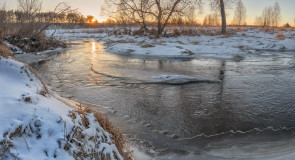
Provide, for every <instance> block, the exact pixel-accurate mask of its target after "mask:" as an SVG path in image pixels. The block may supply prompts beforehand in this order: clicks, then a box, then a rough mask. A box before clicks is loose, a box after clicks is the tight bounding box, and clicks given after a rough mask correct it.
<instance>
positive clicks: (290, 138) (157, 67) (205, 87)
mask: <svg viewBox="0 0 295 160" xmlns="http://www.w3.org/2000/svg"><path fill="white" fill-rule="evenodd" d="M32 66H33V67H34V68H35V69H37V71H38V73H39V75H40V76H41V77H42V78H43V79H44V81H45V82H46V83H47V84H48V85H49V86H51V87H52V89H53V90H54V91H56V92H58V93H59V94H61V95H62V96H63V97H66V98H69V99H72V100H75V101H77V102H80V103H82V104H84V105H87V106H89V107H91V108H93V109H95V110H98V111H103V112H104V113H106V114H107V115H108V117H109V118H110V120H111V121H112V122H113V123H114V125H115V126H116V127H118V128H119V129H120V130H121V131H122V132H123V133H124V135H125V136H126V138H127V139H128V140H129V141H130V143H131V144H134V145H135V146H137V147H138V148H139V150H141V151H142V152H144V153H145V154H146V155H148V157H150V158H151V157H152V158H154V159H198V158H197V157H199V158H201V157H203V158H204V159H215V158H216V159H245V158H249V157H250V159H251V157H252V158H253V157H254V158H255V157H256V158H257V157H259V156H263V155H266V154H267V155H271V154H273V155H276V154H279V153H286V152H291V151H294V149H295V147H294V146H293V145H292V144H294V143H291V144H289V143H290V142H294V133H295V123H294V122H295V116H294V115H295V54H294V53H255V54H249V55H245V56H243V58H239V59H238V60H229V59H217V58H206V57H198V58H193V59H189V58H177V57H144V56H130V55H129V56H122V55H115V54H111V53H108V52H106V51H105V49H104V44H103V43H102V42H97V41H83V42H80V43H78V44H76V45H75V46H74V47H72V49H69V50H66V51H63V52H61V53H60V54H56V55H54V56H51V57H50V59H49V60H47V61H41V62H38V63H33V64H32ZM157 75H187V76H194V77H200V78H207V79H211V80H215V81H216V82H214V83H208V82H195V83H182V84H166V83H147V82H150V81H151V78H150V77H153V76H157ZM286 142H289V143H286ZM288 144H289V145H288ZM280 146H281V147H280ZM283 146H284V147H283ZM171 155H173V156H171ZM176 157H177V158H176Z"/></svg>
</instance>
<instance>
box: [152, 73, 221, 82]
mask: <svg viewBox="0 0 295 160" xmlns="http://www.w3.org/2000/svg"><path fill="white" fill-rule="evenodd" d="M151 79H155V80H156V81H152V82H149V83H155V84H157V83H158V84H188V83H218V82H219V81H217V80H212V79H207V78H198V77H193V76H186V75H158V76H153V77H151Z"/></svg>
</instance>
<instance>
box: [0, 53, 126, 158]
mask: <svg viewBox="0 0 295 160" xmlns="http://www.w3.org/2000/svg"><path fill="white" fill-rule="evenodd" d="M59 99H62V98H59ZM65 101H66V100H65ZM67 103H68V104H70V102H69V101H67ZM0 110H1V112H0V159H25V160H29V159H62V160H68V159H77V158H78V157H86V158H87V159H88V158H94V157H101V158H103V157H109V158H110V159H116V157H117V159H123V158H122V156H121V155H120V154H119V152H118V150H117V148H116V146H115V144H113V142H112V139H111V135H110V134H109V133H108V132H106V131H105V130H104V129H103V128H102V127H101V126H100V124H99V123H98V122H97V121H96V120H95V117H94V114H93V113H88V114H84V115H83V116H82V115H80V114H78V112H75V111H74V109H73V108H71V107H69V106H68V105H66V104H65V103H63V102H61V101H60V100H58V99H56V98H54V97H52V96H50V95H49V94H46V88H45V87H44V86H43V84H42V83H41V82H40V81H39V79H38V78H36V76H35V75H34V74H33V73H32V72H31V71H30V69H28V68H27V67H26V66H25V65H24V64H23V63H20V62H17V61H15V60H13V59H5V58H3V57H1V56H0ZM70 115H71V116H70ZM85 118H86V119H87V120H88V122H89V123H88V124H87V125H85V124H83V121H84V120H85ZM79 130H80V131H79ZM78 134H79V135H83V136H82V137H81V136H80V137H79V136H78ZM81 146H82V147H81Z"/></svg>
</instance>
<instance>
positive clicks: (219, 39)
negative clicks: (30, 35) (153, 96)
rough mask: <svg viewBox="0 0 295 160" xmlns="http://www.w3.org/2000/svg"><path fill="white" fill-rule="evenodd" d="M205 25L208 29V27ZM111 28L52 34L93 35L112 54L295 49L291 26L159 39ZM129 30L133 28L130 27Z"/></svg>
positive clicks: (227, 56) (74, 37)
mask: <svg viewBox="0 0 295 160" xmlns="http://www.w3.org/2000/svg"><path fill="white" fill-rule="evenodd" d="M193 29H198V28H193ZM200 29H202V28H200ZM206 29H207V30H210V28H206ZM213 29H214V28H213ZM229 29H232V30H234V29H236V28H229ZM113 30H116V29H108V28H105V29H60V30H56V33H55V37H56V38H59V39H64V40H69V41H77V40H87V39H88V40H89V39H95V40H97V41H102V42H105V48H106V50H107V51H109V52H110V53H115V54H129V55H145V56H162V57H171V56H172V57H175V56H177V57H197V56H201V57H217V58H225V59H230V58H233V57H234V56H235V55H245V54H257V53H260V52H263V51H273V52H282V51H285V52H293V51H295V30H294V29H285V30H279V29H277V30H276V32H274V33H273V32H265V31H263V30H261V28H254V27H248V28H244V29H243V30H241V31H238V32H236V33H235V34H233V35H218V34H216V35H205V34H202V33H200V35H195V36H178V37H169V38H165V37H161V38H158V39H151V38H149V37H148V36H130V35H126V34H121V35H113V34H112V31H113ZM117 30H120V29H117ZM132 30H135V29H134V28H132ZM53 32H54V30H48V31H47V34H48V35H51V34H52V33H53ZM279 33H281V34H283V35H284V36H285V38H284V39H278V38H276V35H277V34H279Z"/></svg>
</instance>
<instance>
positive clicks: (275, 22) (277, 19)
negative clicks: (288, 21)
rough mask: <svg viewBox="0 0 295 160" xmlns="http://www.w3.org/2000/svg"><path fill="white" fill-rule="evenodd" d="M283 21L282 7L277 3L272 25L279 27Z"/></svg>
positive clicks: (274, 8)
mask: <svg viewBox="0 0 295 160" xmlns="http://www.w3.org/2000/svg"><path fill="white" fill-rule="evenodd" d="M281 20H282V15H281V7H280V5H279V2H276V3H275V4H274V7H273V15H272V21H273V22H272V24H273V25H274V26H276V27H277V26H278V25H279V24H280V22H281Z"/></svg>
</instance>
